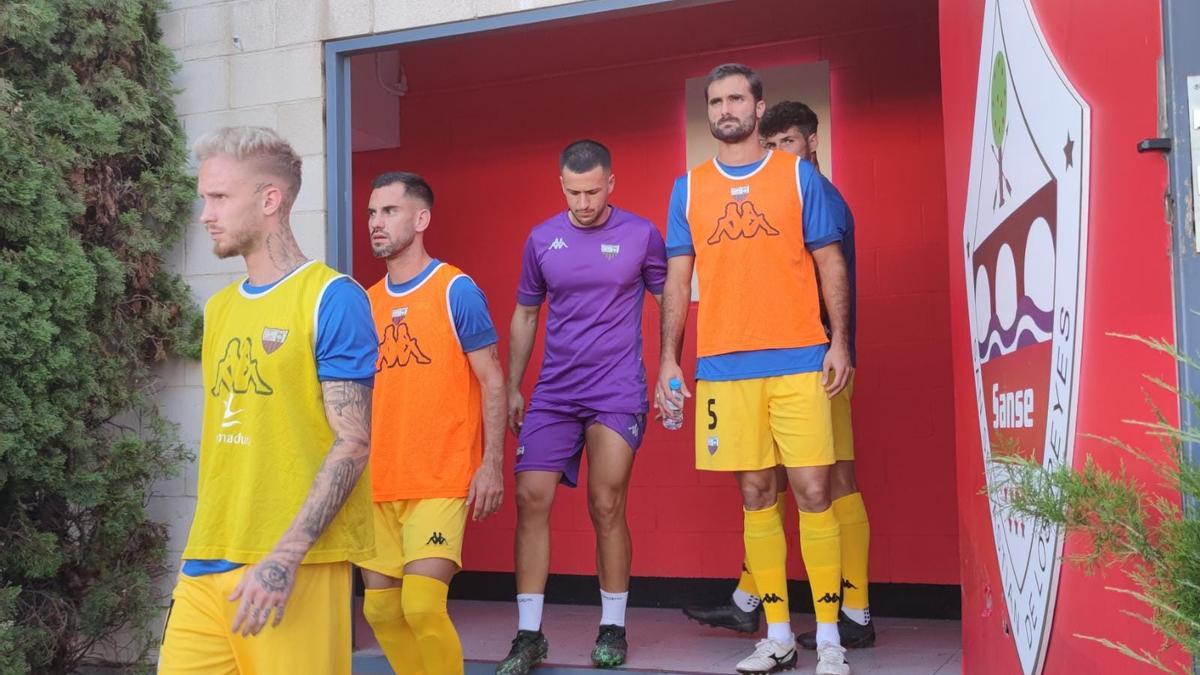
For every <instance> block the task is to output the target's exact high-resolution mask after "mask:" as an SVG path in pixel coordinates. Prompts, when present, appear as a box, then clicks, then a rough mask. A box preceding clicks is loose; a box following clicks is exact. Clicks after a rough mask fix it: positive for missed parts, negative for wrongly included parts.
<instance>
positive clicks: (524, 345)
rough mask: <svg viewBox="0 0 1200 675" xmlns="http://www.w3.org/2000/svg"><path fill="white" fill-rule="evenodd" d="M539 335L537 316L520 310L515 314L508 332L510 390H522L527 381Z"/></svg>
mask: <svg viewBox="0 0 1200 675" xmlns="http://www.w3.org/2000/svg"><path fill="white" fill-rule="evenodd" d="M536 335H537V314H536V313H534V314H532V316H531V315H530V313H529V312H526V311H523V310H521V309H520V308H518V309H517V311H515V312H513V318H512V324H511V325H510V326H509V331H508V388H509V390H516V389H520V388H521V381H522V380H524V379H525V369H526V368H527V367H528V366H529V357H530V356H531V355H532V354H533V340H534V337H535V336H536Z"/></svg>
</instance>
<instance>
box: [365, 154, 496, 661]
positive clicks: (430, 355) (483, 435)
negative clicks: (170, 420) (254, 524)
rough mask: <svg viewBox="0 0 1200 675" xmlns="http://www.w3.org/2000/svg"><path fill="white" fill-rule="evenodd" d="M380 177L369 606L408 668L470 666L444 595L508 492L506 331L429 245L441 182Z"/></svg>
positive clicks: (375, 231) (388, 646) (372, 209)
mask: <svg viewBox="0 0 1200 675" xmlns="http://www.w3.org/2000/svg"><path fill="white" fill-rule="evenodd" d="M372 187H373V189H372V191H371V198H370V202H369V204H368V207H367V214H368V221H367V223H368V227H369V228H370V230H369V231H370V234H371V250H372V252H373V253H374V254H375V257H377V258H383V259H384V260H385V261H386V262H387V274H386V275H385V276H384V278H383V279H380V280H379V282H378V283H376V284H375V285H374V286H372V287H371V288H370V290H368V291H367V294H368V296H369V297H370V299H371V313H372V314H373V315H374V318H375V329H376V331H377V332H378V334H379V338H380V340H379V361H378V364H377V372H376V374H375V395H374V399H373V410H374V414H373V415H372V429H373V430H374V431H373V433H372V436H371V488H372V493H373V494H372V496H373V498H374V501H375V505H374V520H375V547H376V551H377V555H376V557H374V558H372V559H371V560H368V561H365V562H363V563H360V565H361V567H362V568H363V582H364V583H365V585H366V587H367V588H366V597H365V600H364V602H363V614H364V615H365V616H366V618H367V622H368V623H370V624H371V628H372V629H373V630H374V631H375V637H376V638H377V639H378V640H379V645H380V647H382V648H383V652H384V654H385V655H386V656H387V659H388V662H389V663H390V664H391V666H392V669H393V670H395V671H396V672H397V673H400V674H411V675H415V674H417V673H428V674H429V675H433V674H434V673H438V674H447V675H449V674H452V673H462V672H463V655H462V644H461V643H460V642H459V639H458V633H457V632H456V631H455V629H454V624H453V623H451V621H450V616H449V614H447V612H446V594H447V591H448V590H449V584H450V580H451V578H453V576H454V575H455V574H456V573H457V572H458V570H459V568H460V567H461V565H462V544H463V532H464V530H465V529H466V522H467V512H468V511H469V510H470V511H472V513H471V515H472V517H473V518H474V519H475V520H480V519H482V518H487V517H488V516H490V515H491V514H493V513H495V512H496V510H497V509H498V508H500V502H501V499H502V498H503V495H504V480H503V475H502V472H501V465H502V463H503V454H504V415H505V412H506V408H505V401H504V373H503V371H502V370H501V368H500V357H499V354H498V353H497V351H496V342H497V337H496V329H495V328H494V327H493V325H492V320H491V317H490V316H489V315H488V308H487V300H486V299H485V298H484V296H483V292H482V291H480V290H479V287H478V286H476V285H475V282H474V281H472V280H471V278H470V277H468V276H467V275H465V274H463V273H462V271H461V270H459V269H458V268H456V267H454V266H453V265H450V264H447V263H444V262H441V261H439V260H437V259H436V258H433V257H431V256H430V255H429V253H428V252H427V251H426V250H425V245H424V233H425V231H426V229H427V228H428V227H429V224H430V219H431V217H432V216H431V211H432V209H433V190H431V189H430V187H429V184H428V183H426V182H425V181H424V180H423V179H422V178H421V177H420V176H418V175H416V174H413V173H403V172H392V173H385V174H383V175H381V176H379V177H378V178H376V179H375V182H374V183H373V185H372ZM472 507H473V510H472Z"/></svg>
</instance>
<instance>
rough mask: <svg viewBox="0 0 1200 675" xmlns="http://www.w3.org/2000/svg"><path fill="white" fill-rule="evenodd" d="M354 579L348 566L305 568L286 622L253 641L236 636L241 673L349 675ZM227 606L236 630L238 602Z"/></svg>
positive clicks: (255, 637) (292, 598)
mask: <svg viewBox="0 0 1200 675" xmlns="http://www.w3.org/2000/svg"><path fill="white" fill-rule="evenodd" d="M240 569H241V570H245V569H246V568H244V567H243V568H240ZM350 576H351V566H350V563H348V562H339V563H323V564H315V565H301V566H300V571H299V572H297V573H296V584H295V586H294V587H293V589H292V595H291V597H290V598H289V599H288V607H287V614H286V615H285V616H284V618H283V621H282V622H280V624H279V625H278V626H275V627H268V628H265V629H263V632H262V633H259V634H258V635H256V636H253V637H249V638H243V637H241V636H234V638H233V643H234V650H235V652H236V654H237V660H238V670H239V672H241V673H243V674H244V675H285V674H286V675H290V674H291V673H330V674H331V675H350V653H351V650H352V645H351V643H350V586H351V581H350ZM232 590H233V589H232V588H231V589H230V592H232ZM228 605H229V612H228V615H229V618H230V624H231V625H232V619H233V614H234V612H236V610H237V603H228Z"/></svg>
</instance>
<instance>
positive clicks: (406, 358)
mask: <svg viewBox="0 0 1200 675" xmlns="http://www.w3.org/2000/svg"><path fill="white" fill-rule="evenodd" d="M413 361H416V362H417V363H418V364H419V365H428V364H430V363H433V359H431V358H429V355H427V354H426V353H425V352H424V351H423V350H422V349H421V345H420V344H418V343H417V338H415V337H413V336H412V333H410V332H409V330H408V324H407V323H405V322H404V321H403V320H401V321H396V319H395V315H394V314H393V318H392V323H391V324H389V325H387V326H385V327H384V329H383V337H382V339H380V340H379V360H378V361H376V363H375V372H381V371H382V370H383V369H384V368H395V367H397V366H399V367H401V368H403V367H404V366H407V365H408V364H410V363H412V362H413Z"/></svg>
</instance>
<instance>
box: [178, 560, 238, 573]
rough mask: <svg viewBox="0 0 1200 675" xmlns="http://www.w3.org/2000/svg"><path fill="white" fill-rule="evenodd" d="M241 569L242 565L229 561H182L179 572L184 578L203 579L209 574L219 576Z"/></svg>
mask: <svg viewBox="0 0 1200 675" xmlns="http://www.w3.org/2000/svg"><path fill="white" fill-rule="evenodd" d="M239 567H243V564H242V563H235V562H231V561H229V560H184V561H183V568H182V569H181V570H180V571H181V572H183V575H184V576H188V577H203V576H206V575H209V574H221V573H223V572H229V571H232V570H236V569H237V568H239Z"/></svg>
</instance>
